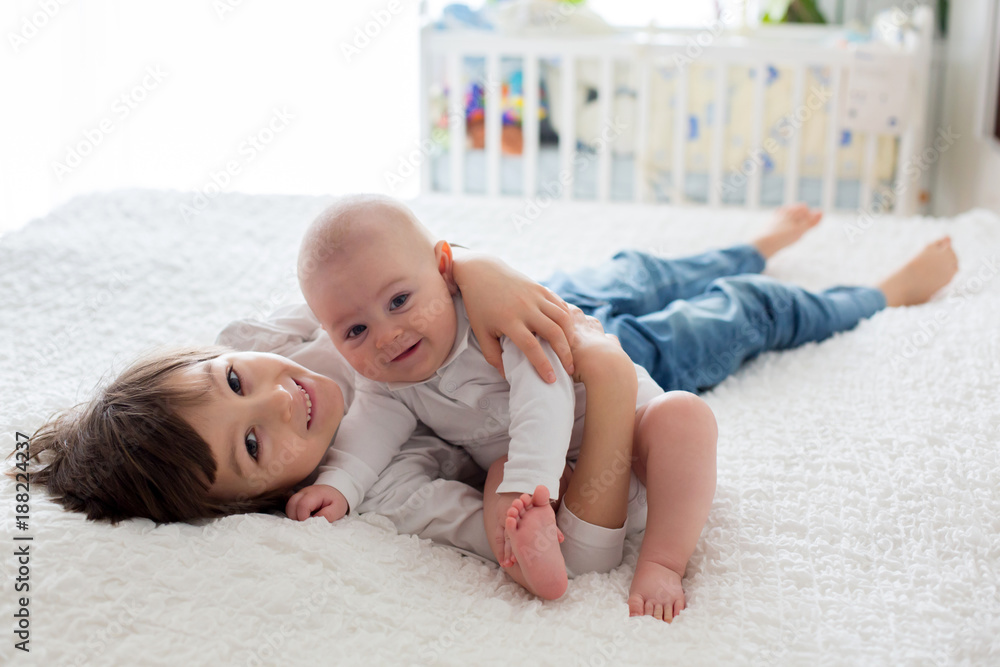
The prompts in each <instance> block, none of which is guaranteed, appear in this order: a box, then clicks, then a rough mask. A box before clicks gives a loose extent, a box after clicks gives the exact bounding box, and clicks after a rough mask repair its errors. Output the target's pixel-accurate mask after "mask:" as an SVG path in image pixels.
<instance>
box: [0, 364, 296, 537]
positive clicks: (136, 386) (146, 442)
mask: <svg viewBox="0 0 1000 667" xmlns="http://www.w3.org/2000/svg"><path fill="white" fill-rule="evenodd" d="M228 351H230V350H229V349H228V348H224V347H216V346H203V347H186V348H173V349H169V350H165V351H160V352H157V353H154V354H151V355H148V356H145V357H143V358H140V359H139V360H137V361H136V362H134V363H133V364H132V365H131V366H130V367H129V368H128V369H126V370H125V371H124V372H123V373H122V374H121V375H119V376H118V377H117V378H115V379H114V380H113V381H112V382H111V383H110V384H109V385H107V386H106V387H104V388H103V389H102V390H100V391H99V392H98V394H97V396H95V397H94V398H93V399H92V400H91V401H90V402H89V403H85V404H82V405H78V406H77V407H76V408H73V409H71V410H68V411H66V412H64V413H62V414H59V415H57V416H56V417H54V418H53V419H51V420H50V421H49V422H48V423H46V424H45V425H44V426H42V427H41V428H40V429H38V431H36V432H35V434H34V436H32V438H31V441H30V453H31V457H30V459H29V460H31V459H34V460H35V463H36V464H41V466H42V467H39V466H38V465H35V466H33V468H34V469H32V468H29V469H28V473H29V474H30V481H31V482H35V483H38V484H42V485H44V486H46V487H48V491H49V493H50V494H51V495H52V496H53V499H54V500H55V501H56V502H58V503H60V504H61V505H63V506H64V507H65V508H66V509H69V510H73V511H76V512H83V513H85V514H86V515H87V518H88V519H92V520H108V521H111V523H112V524H117V523H118V522H119V521H121V520H123V519H129V518H133V517H145V518H148V519H152V520H153V521H156V522H157V523H167V522H171V521H189V520H192V519H198V518H208V517H216V516H225V515H228V514H241V513H245V512H263V511H268V510H272V509H281V510H284V507H285V501H286V500H287V499H288V497H289V496H290V495H291V490H279V491H273V492H270V493H267V494H264V495H261V496H257V497H255V498H240V499H238V500H236V501H233V502H220V501H217V500H213V499H211V498H209V497H208V491H209V489H210V488H211V485H212V484H213V483H214V482H215V471H216V462H215V459H214V458H213V456H212V450H211V448H210V447H209V445H208V443H207V442H205V440H204V439H203V438H202V437H201V436H200V435H198V433H197V432H196V431H195V430H194V428H192V427H191V426H190V425H189V424H188V423H187V422H185V421H184V420H183V419H181V418H180V416H179V415H178V413H177V410H178V408H181V407H184V406H189V405H192V404H196V403H197V402H198V401H199V400H200V399H201V398H202V396H204V394H205V391H206V389H203V388H200V387H197V386H190V385H181V384H180V383H170V382H169V380H170V378H171V377H173V376H174V375H175V374H176V373H178V372H180V371H182V370H184V369H185V368H189V367H191V366H193V365H194V364H197V363H200V362H202V361H207V360H211V359H214V358H216V357H218V356H219V355H220V354H222V353H225V352H228ZM11 456H13V452H12V453H11ZM43 456H44V457H45V460H43V459H42V457H43ZM8 458H10V456H8ZM19 472H22V471H21V470H19V469H17V468H14V469H11V470H8V471H7V473H6V474H7V475H9V476H11V477H14V476H16V475H17V474H18V473H19Z"/></svg>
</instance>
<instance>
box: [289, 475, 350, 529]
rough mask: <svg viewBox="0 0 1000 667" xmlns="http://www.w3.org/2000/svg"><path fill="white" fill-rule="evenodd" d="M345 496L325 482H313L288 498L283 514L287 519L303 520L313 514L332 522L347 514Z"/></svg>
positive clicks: (347, 508)
mask: <svg viewBox="0 0 1000 667" xmlns="http://www.w3.org/2000/svg"><path fill="white" fill-rule="evenodd" d="M349 509H350V508H349V507H348V506H347V498H345V497H344V494H343V493H341V492H340V491H338V490H337V489H335V488H333V487H332V486H327V485H326V484H313V485H312V486H307V487H306V488H304V489H301V490H300V491H298V492H297V493H295V495H293V496H292V497H291V498H289V499H288V504H287V505H285V514H287V515H288V518H289V519H295V520H296V521H305V520H306V519H308V518H310V517H313V516H321V517H325V518H326V520H327V521H329V522H330V523H333V522H334V521H336V520H337V519H341V518H343V517H344V515H345V514H347V512H348V510H349Z"/></svg>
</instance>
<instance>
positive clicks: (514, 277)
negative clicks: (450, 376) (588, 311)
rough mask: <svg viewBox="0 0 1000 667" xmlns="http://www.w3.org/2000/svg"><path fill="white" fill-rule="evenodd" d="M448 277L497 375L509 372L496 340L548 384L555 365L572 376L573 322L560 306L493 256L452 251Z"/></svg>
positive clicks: (543, 289) (562, 304) (553, 377)
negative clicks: (549, 353)
mask: <svg viewBox="0 0 1000 667" xmlns="http://www.w3.org/2000/svg"><path fill="white" fill-rule="evenodd" d="M452 275H453V277H454V280H455V283H456V284H457V285H458V288H459V291H461V293H462V299H463V301H464V302H465V309H466V311H467V313H468V315H469V323H470V324H471V325H472V332H473V333H474V334H475V335H476V339H477V340H478V341H479V346H480V347H481V348H482V350H483V356H485V357H486V361H488V362H489V363H490V365H491V366H493V367H494V368H496V369H497V370H498V371H500V374H501V375H503V376H504V377H506V374H507V373H509V372H510V369H509V368H506V367H505V364H504V361H503V355H502V349H501V346H500V342H499V339H500V337H501V336H506V337H507V339H508V340H510V341H512V342H513V343H514V345H516V346H517V347H518V348H520V349H521V350H522V351H523V353H524V354H525V355H527V357H528V359H529V361H530V363H531V365H532V366H534V368H535V370H536V371H538V375H539V376H540V377H542V378H545V379H546V381H547V382H555V380H556V373H555V370H554V368H555V367H556V366H558V365H560V364H561V365H562V366H563V368H564V369H565V370H566V372H567V373H572V372H573V355H572V353H571V352H570V346H569V338H568V337H569V336H570V335H571V334H572V331H573V320H572V317H571V316H570V314H569V307H568V306H567V305H566V302H565V301H563V300H562V299H561V298H559V297H558V296H557V295H556V294H554V293H553V292H552V291H551V290H549V289H548V288H546V287H543V286H542V285H539V284H538V283H537V282H535V281H534V280H531V279H530V278H528V277H527V276H525V275H524V274H522V273H520V272H518V271H515V270H514V269H512V268H510V267H509V266H507V265H506V264H505V263H504V262H502V261H501V260H499V259H497V258H496V257H490V256H489V255H484V254H481V253H474V252H472V251H470V250H466V249H462V248H456V249H455V250H454V267H453V269H452ZM535 334H537V335H538V336H539V337H540V338H543V339H545V340H547V341H548V342H549V345H551V346H552V349H553V350H555V352H556V354H555V356H556V357H557V358H555V359H550V358H549V357H548V356H547V355H546V353H545V352H544V351H543V350H542V347H541V345H540V343H539V340H538V338H536V337H535Z"/></svg>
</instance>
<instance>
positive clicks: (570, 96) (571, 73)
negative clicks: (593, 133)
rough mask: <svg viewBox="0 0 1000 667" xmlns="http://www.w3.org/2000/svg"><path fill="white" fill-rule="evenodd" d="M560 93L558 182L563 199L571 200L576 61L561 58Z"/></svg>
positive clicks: (574, 138)
mask: <svg viewBox="0 0 1000 667" xmlns="http://www.w3.org/2000/svg"><path fill="white" fill-rule="evenodd" d="M561 67H562V91H561V99H562V104H561V107H562V109H561V114H560V123H559V125H560V131H559V180H560V181H561V182H562V184H563V199H565V200H567V201H568V200H570V199H572V198H573V176H574V174H575V172H574V170H573V157H574V156H575V155H576V59H575V58H574V57H573V56H571V55H566V56H563V58H562V63H561Z"/></svg>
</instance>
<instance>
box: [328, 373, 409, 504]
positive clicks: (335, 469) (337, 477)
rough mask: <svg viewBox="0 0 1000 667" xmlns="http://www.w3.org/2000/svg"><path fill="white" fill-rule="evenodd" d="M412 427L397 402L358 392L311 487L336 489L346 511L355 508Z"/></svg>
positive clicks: (369, 391)
mask: <svg viewBox="0 0 1000 667" xmlns="http://www.w3.org/2000/svg"><path fill="white" fill-rule="evenodd" d="M416 427H417V419H416V417H414V416H413V413H411V412H410V411H409V409H407V407H406V406H405V405H403V404H402V403H400V402H399V401H396V400H395V399H393V398H392V397H391V396H386V395H383V394H381V393H376V392H375V391H373V390H368V389H361V390H359V391H358V392H357V395H356V397H355V400H354V403H353V404H352V405H351V409H350V411H349V412H348V413H347V415H346V416H345V417H344V420H343V421H342V422H341V423H340V428H339V429H338V430H337V434H336V436H335V439H334V442H333V444H332V445H331V446H330V449H328V450H327V452H326V455H325V456H324V457H323V461H322V463H321V464H320V467H319V475H318V476H317V478H316V481H315V482H314V483H313V485H314V486H315V485H325V486H330V487H333V488H335V489H337V491H339V492H340V493H341V494H343V496H344V498H345V499H346V501H347V505H348V509H350V508H356V507H357V506H358V505H360V504H361V501H362V500H363V499H364V497H365V494H366V493H367V492H368V489H370V488H371V487H372V485H374V484H375V481H376V480H377V479H378V476H379V475H380V474H382V471H383V470H385V468H386V466H388V465H389V462H390V461H391V460H392V458H393V457H394V456H395V455H396V454H398V453H399V449H400V447H402V445H403V443H405V442H406V441H407V439H409V437H410V434H412V433H413V430H414V429H415V428H416Z"/></svg>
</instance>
